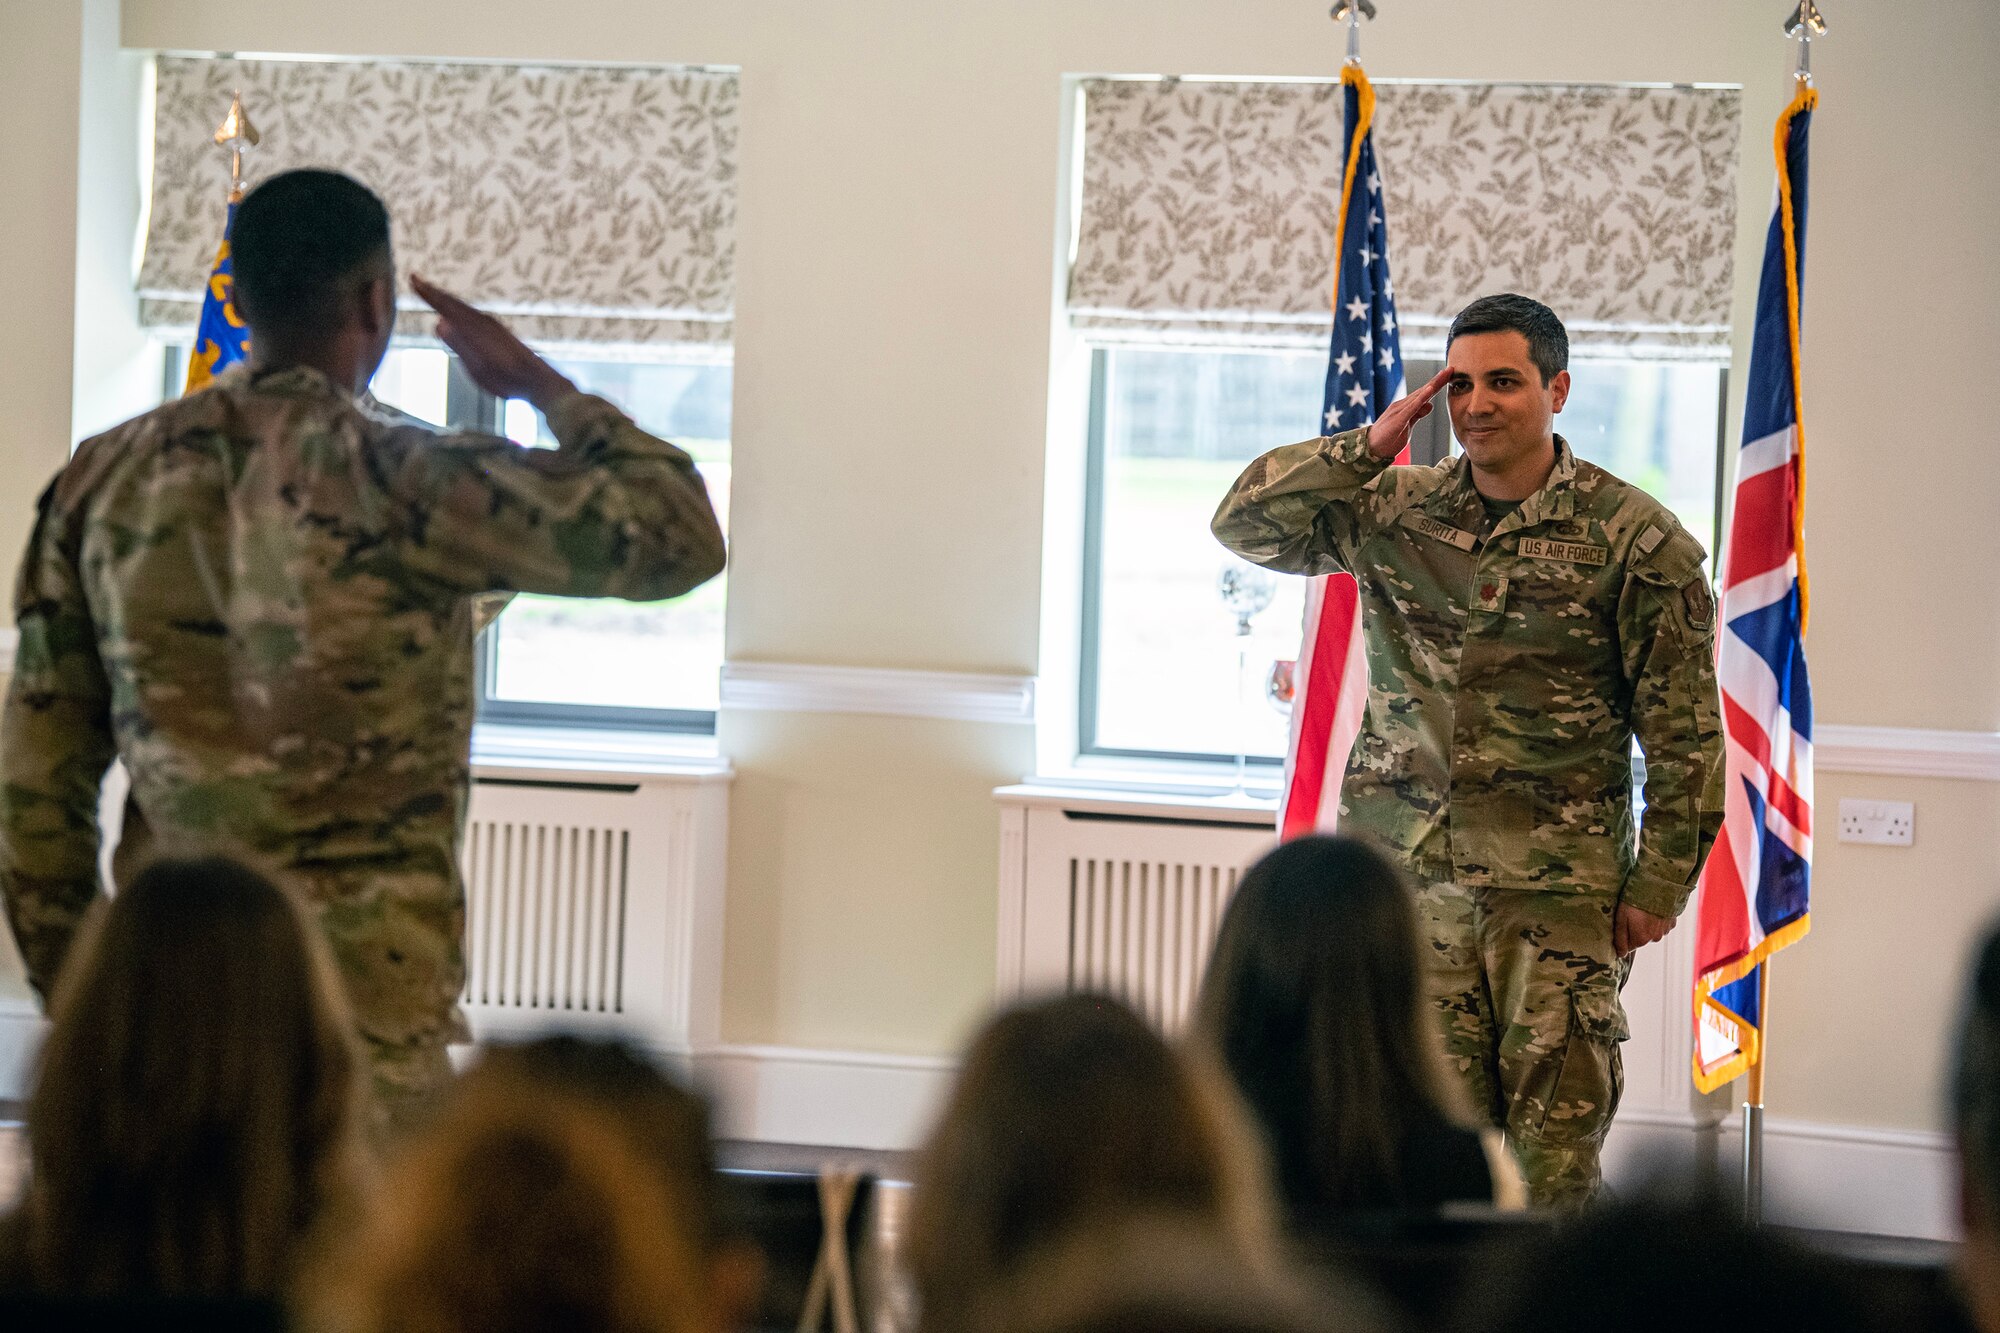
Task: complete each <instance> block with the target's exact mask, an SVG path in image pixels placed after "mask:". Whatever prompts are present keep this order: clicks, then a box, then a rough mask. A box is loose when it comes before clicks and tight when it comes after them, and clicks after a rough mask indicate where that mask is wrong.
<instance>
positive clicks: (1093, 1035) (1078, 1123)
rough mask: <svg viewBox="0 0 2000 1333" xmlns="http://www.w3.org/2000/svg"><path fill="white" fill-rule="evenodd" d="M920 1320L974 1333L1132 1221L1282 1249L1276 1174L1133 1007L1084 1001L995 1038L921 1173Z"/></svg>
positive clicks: (1022, 1017)
mask: <svg viewBox="0 0 2000 1333" xmlns="http://www.w3.org/2000/svg"><path fill="white" fill-rule="evenodd" d="M915 1184H916V1190H915V1195H914V1198H913V1200H912V1203H911V1211H910V1220H909V1229H908V1232H907V1239H906V1242H905V1247H906V1248H905V1254H906V1256H907V1262H908V1269H909V1272H910V1275H911V1278H912V1280H913V1283H914V1286H915V1290H916V1297H917V1301H918V1304H919V1309H920V1318H921V1321H922V1324H923V1326H924V1327H926V1328H928V1329H942V1328H951V1327H962V1326H963V1323H964V1321H965V1320H966V1319H968V1318H969V1317H970V1312H971V1311H972V1310H973V1309H974V1308H975V1306H976V1305H977V1303H978V1301H979V1300H980V1299H981V1298H982V1297H983V1296H984V1295H986V1294H989V1293H991V1292H992V1291H993V1290H994V1289H995V1288H996V1287H997V1285H998V1284H999V1283H1001V1282H1003V1281H1004V1280H1006V1278H1007V1276H1008V1275H1009V1273H1010V1270H1011V1269H1012V1268H1013V1266H1014V1265H1015V1264H1016V1263H1017V1262H1019V1261H1020V1260H1021V1258H1022V1257H1023V1256H1024V1255H1026V1254H1027V1253H1028V1252H1029V1251H1031V1250H1033V1249H1036V1248H1038V1247H1041V1246H1044V1245H1048V1244H1052V1243H1054V1242H1056V1241H1058V1240H1060V1239H1061V1238H1063V1237H1064V1236H1066V1235H1068V1234H1070V1233H1072V1232H1074V1231H1076V1230H1078V1229H1082V1228H1086V1227H1091V1226H1097V1225H1102V1224H1103V1223H1105V1222H1106V1221H1107V1220H1109V1219H1113V1218H1115V1217H1118V1216H1120V1215H1123V1214H1125V1213H1128V1212H1132V1211H1135V1210H1137V1211H1145V1212H1154V1213H1168V1214H1181V1215H1187V1216H1191V1217H1195V1218H1200V1219H1205V1220H1207V1221H1208V1222H1210V1223H1212V1224H1213V1225H1214V1226H1215V1227H1217V1228H1218V1229H1219V1230H1220V1232H1221V1233H1222V1234H1223V1235H1225V1236H1227V1237H1228V1238H1229V1239H1230V1241H1231V1243H1233V1244H1235V1245H1236V1246H1237V1247H1238V1248H1239V1249H1240V1250H1242V1251H1243V1252H1244V1253H1245V1254H1246V1255H1249V1256H1252V1257H1253V1259H1254V1258H1255V1257H1256V1256H1257V1255H1259V1254H1262V1253H1264V1252H1265V1250H1266V1247H1267V1245H1268V1227H1269V1207H1270V1205H1269V1200H1268V1197H1267V1194H1266V1190H1265V1186H1264V1183H1263V1179H1262V1165H1261V1162H1260V1161H1259V1159H1258V1156H1257V1152H1256V1149H1255V1146H1254V1143H1253V1142H1252V1140H1251V1138H1250V1136H1249V1133H1248V1131H1247V1127H1246V1126H1245V1124H1244V1123H1243V1121H1242V1117H1241V1113H1240V1111H1239V1110H1238V1109H1237V1108H1236V1107H1235V1106H1234V1104H1233V1100H1232V1099H1231V1097H1230V1094H1229V1093H1228V1090H1227V1088H1226V1087H1225V1086H1224V1084H1223V1081H1222V1079H1221V1077H1220V1076H1219V1075H1218V1074H1215V1073H1213V1072H1211V1071H1208V1070H1206V1069H1205V1068H1204V1067H1203V1066H1202V1065H1200V1064H1199V1063H1198V1062H1196V1061H1194V1060H1192V1059H1190V1058H1189V1057H1188V1056H1187V1055H1186V1054H1184V1053H1182V1052H1180V1051H1177V1050H1175V1049H1173V1048H1171V1047H1169V1046H1168V1045H1167V1043H1166V1041H1165V1040H1164V1039H1162V1038H1161V1037H1160V1035H1159V1034H1158V1033H1156V1032H1154V1031H1153V1030H1152V1029H1151V1028H1150V1027H1148V1026H1147V1025H1146V1022H1145V1020H1143V1019H1141V1018H1140V1017H1139V1016H1138V1015H1137V1014H1135V1013H1134V1012H1133V1011H1132V1010H1131V1009H1129V1008H1128V1007H1126V1006H1125V1005H1124V1004H1122V1003H1121V1002H1119V1001H1117V1000H1114V999H1110V998H1107V997H1104V996H1097V995H1072V996H1065V997H1063V998H1060V999H1053V1000H1045V1001H1041V1002H1038V1003H1032V1004H1027V1005H1023V1006H1021V1007H1019V1008H1016V1009H1012V1010H1009V1011H1008V1012H1005V1013H1003V1014H1001V1015H999V1016H998V1017H996V1018H995V1019H993V1020H992V1021H991V1022H990V1023H988V1024H987V1025H986V1027H985V1028H984V1029H983V1030H982V1031H981V1032H980V1033H979V1035H978V1036H977V1037H976V1038H975V1039H974V1041H973V1043H972V1046H971V1048H970V1049H969V1050H968V1051H967V1053H966V1057H965V1062H964V1065H963V1067H962V1069H961V1070H960V1073H959V1077H958V1082H957V1084H956V1086H955V1087H954V1089H953V1091H952V1094H951V1097H950V1098H949V1100H948V1102H947V1104H946V1106H945V1109H944V1112H943V1114H942V1116H941V1118H940V1120H939V1123H938V1125H937V1127H936V1129H935V1130H934V1131H933V1132H932V1134H931V1137H930V1140H929V1142H928V1143H927V1144H926V1146H925V1147H924V1149H923V1150H922V1152H921V1154H920V1156H919V1159H918V1163H917V1168H916V1182H915Z"/></svg>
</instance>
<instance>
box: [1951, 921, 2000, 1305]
mask: <svg viewBox="0 0 2000 1333" xmlns="http://www.w3.org/2000/svg"><path fill="white" fill-rule="evenodd" d="M1952 1124H1953V1128H1954V1130H1955V1132H1956V1134H1957V1137H1958V1156H1959V1216H1960V1221H1961V1222H1962V1224H1963V1226H1964V1229H1965V1244H1964V1246H1963V1247H1962V1248H1961V1249H1960V1251H1959V1263H1958V1269H1959V1283H1960V1286H1961V1288H1962V1289H1963V1291H1964V1294H1965V1298H1966V1305H1967V1307H1968V1311H1969V1313H1970V1314H1971V1315H1972V1317H1973V1319H1974V1321H1975V1322H1976V1323H1977V1324H1978V1325H1979V1327H1980V1329H1981V1330H1982V1331H1983V1333H2000V927H1996V928H1995V929H1993V930H1991V931H1989V932H1988V934H1987V936H1986V938H1985V940H1984V941H1983V942H1982V943H1981V945H1980V947H1979V950H1978V952H1977V953H1976V954H1975V955H1974V957H1973V963H1972V977H1971V983H1970V985H1969V987H1968V992H1967V995H1966V1004H1965V1018H1964V1021H1963V1023H1962V1025H1961V1027H1960V1031H1959V1039H1958V1063H1957V1068H1956V1069H1955V1070H1954V1072H1953V1078H1952Z"/></svg>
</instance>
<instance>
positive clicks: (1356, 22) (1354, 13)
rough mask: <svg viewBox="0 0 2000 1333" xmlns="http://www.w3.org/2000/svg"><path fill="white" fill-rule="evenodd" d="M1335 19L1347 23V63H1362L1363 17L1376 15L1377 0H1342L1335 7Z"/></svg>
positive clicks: (1336, 21) (1337, 21)
mask: <svg viewBox="0 0 2000 1333" xmlns="http://www.w3.org/2000/svg"><path fill="white" fill-rule="evenodd" d="M1332 13H1333V21H1334V22H1335V23H1345V24H1346V25H1347V63H1348V64H1350V65H1359V64H1360V63H1361V19H1362V16H1363V15H1366V16H1367V17H1369V18H1371V19H1372V18H1374V17H1375V0H1340V3H1339V4H1337V5H1335V6H1334V7H1333V11H1332Z"/></svg>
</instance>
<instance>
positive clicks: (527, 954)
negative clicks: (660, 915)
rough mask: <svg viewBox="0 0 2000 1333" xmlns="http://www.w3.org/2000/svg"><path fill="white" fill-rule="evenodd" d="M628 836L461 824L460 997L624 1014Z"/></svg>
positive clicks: (569, 828) (542, 826)
mask: <svg viewBox="0 0 2000 1333" xmlns="http://www.w3.org/2000/svg"><path fill="white" fill-rule="evenodd" d="M630 875H631V833H630V831H629V830H625V829H618V828H602V827H587V826H578V825H574V824H571V825H564V824H558V823H552V822H551V823H526V822H519V821H512V820H484V819H475V820H473V821H471V823H470V825H469V827H468V828H467V830H466V855H465V912H466V922H465V939H466V951H465V952H466V958H465V962H466V986H465V996H464V999H465V1001H466V1003H469V1004H478V1005H488V1006H495V1007H501V1008H508V1009H543V1010H565V1011H569V1012H572V1013H598V1014H618V1013H623V1012H624V1007H625V1006H624V982H625V969H624V955H625V947H624V944H625V914H626V895H627V890H628V887H629V885H630Z"/></svg>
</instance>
